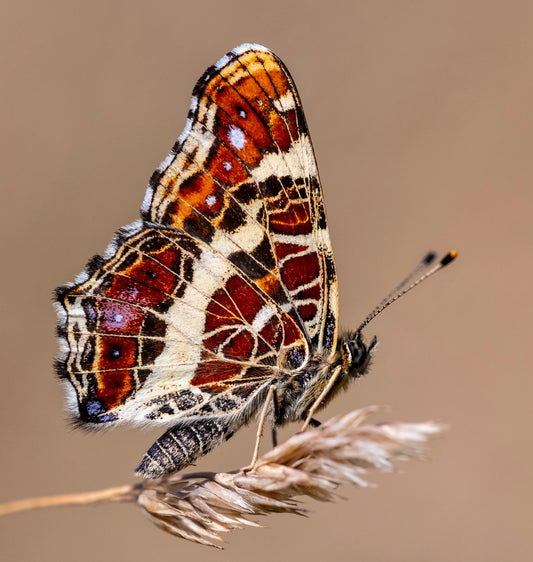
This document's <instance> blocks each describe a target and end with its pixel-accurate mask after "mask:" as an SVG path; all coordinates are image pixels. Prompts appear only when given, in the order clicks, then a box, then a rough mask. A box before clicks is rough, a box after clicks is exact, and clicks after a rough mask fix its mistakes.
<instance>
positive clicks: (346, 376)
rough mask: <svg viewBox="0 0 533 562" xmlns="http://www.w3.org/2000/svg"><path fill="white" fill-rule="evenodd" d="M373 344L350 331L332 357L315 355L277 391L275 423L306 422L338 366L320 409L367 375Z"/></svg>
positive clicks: (341, 339) (374, 343)
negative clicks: (353, 381) (355, 381)
mask: <svg viewBox="0 0 533 562" xmlns="http://www.w3.org/2000/svg"><path fill="white" fill-rule="evenodd" d="M376 344H377V340H376V338H374V339H373V340H372V341H371V342H370V344H367V343H366V342H365V341H364V340H363V338H362V336H361V333H360V332H354V333H353V332H352V333H348V334H346V335H345V336H344V337H343V338H340V339H339V341H338V344H337V350H336V353H335V354H334V355H333V357H332V358H330V359H327V358H325V357H324V356H323V354H321V353H315V354H314V355H313V356H312V357H311V358H310V359H309V361H308V362H307V363H306V365H305V367H304V368H303V369H301V370H300V371H297V372H295V373H294V374H292V375H291V376H289V378H288V379H287V381H286V382H285V383H284V385H283V386H282V387H281V388H279V389H278V404H277V408H276V420H275V422H276V424H277V425H280V424H283V423H286V422H289V421H298V420H301V419H305V418H306V416H307V413H308V411H309V408H310V407H311V406H312V405H313V404H314V402H315V401H316V400H317V399H318V398H319V396H320V394H321V393H322V391H323V390H324V388H325V387H326V385H327V384H328V381H329V380H330V378H331V377H332V376H333V373H334V372H336V371H337V370H338V368H339V367H340V373H339V375H338V377H337V379H336V381H335V383H334V385H333V387H332V388H331V390H330V391H329V392H328V394H327V395H326V397H325V398H324V400H322V403H321V406H320V407H321V408H323V407H324V406H326V404H328V403H329V401H330V400H331V399H332V398H333V397H334V396H335V395H336V394H337V393H338V392H339V390H341V389H345V388H346V387H347V386H348V384H349V383H350V382H351V381H352V380H354V379H356V378H358V377H361V376H362V375H364V374H366V372H367V371H368V368H369V365H370V361H371V359H372V355H373V350H374V348H375V346H376Z"/></svg>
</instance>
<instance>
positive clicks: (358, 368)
mask: <svg viewBox="0 0 533 562" xmlns="http://www.w3.org/2000/svg"><path fill="white" fill-rule="evenodd" d="M377 343H378V340H377V338H376V336H374V337H373V338H372V341H371V342H370V343H369V344H367V343H366V342H365V341H364V340H363V336H362V335H361V332H360V331H357V332H355V333H352V334H349V335H348V336H347V337H346V338H345V339H344V340H343V341H342V344H341V348H340V354H341V360H342V366H343V370H344V372H345V373H346V374H347V375H351V376H353V377H360V376H361V375H363V374H364V373H365V372H366V370H367V368H368V365H369V363H370V360H371V359H372V355H373V353H374V349H375V347H376V345H377Z"/></svg>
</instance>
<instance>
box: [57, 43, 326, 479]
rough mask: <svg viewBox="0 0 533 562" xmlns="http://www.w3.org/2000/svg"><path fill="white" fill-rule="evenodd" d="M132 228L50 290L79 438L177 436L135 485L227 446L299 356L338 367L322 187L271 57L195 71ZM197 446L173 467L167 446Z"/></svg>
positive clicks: (236, 59)
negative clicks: (110, 427) (113, 431)
mask: <svg viewBox="0 0 533 562" xmlns="http://www.w3.org/2000/svg"><path fill="white" fill-rule="evenodd" d="M142 219H143V220H142V221H138V222H137V223H134V224H133V225H130V226H129V227H126V228H124V229H122V230H121V231H120V232H119V233H118V235H117V237H116V238H115V240H114V241H113V242H112V244H111V245H110V247H109V248H108V250H107V251H106V253H105V254H104V256H102V257H96V258H94V259H93V260H92V261H91V262H90V263H89V265H88V266H87V268H86V270H85V271H84V272H83V273H82V274H81V275H80V276H78V278H77V280H76V283H74V284H69V285H67V286H65V287H61V288H59V289H58V291H57V309H58V312H59V317H60V322H59V328H58V331H59V336H60V338H61V342H62V344H61V353H60V356H59V358H58V361H57V368H58V372H59V374H60V376H61V377H62V378H64V379H65V380H66V381H68V383H70V387H71V388H72V389H74V391H75V396H76V397H75V400H74V401H73V402H75V406H74V407H73V410H74V411H75V415H76V417H77V418H78V419H79V422H80V423H89V424H104V425H105V424H109V423H119V422H123V421H124V422H134V423H160V424H167V425H168V424H169V423H176V422H177V423H178V425H177V426H175V427H174V428H173V429H171V430H169V432H167V433H166V434H165V435H164V436H163V437H162V438H160V440H158V441H157V442H156V443H155V444H154V446H153V447H152V448H151V449H150V451H149V453H150V452H151V453H152V456H151V457H150V458H149V459H148V461H149V462H152V460H153V457H154V454H155V457H156V458H155V464H156V465H158V467H157V470H155V471H154V470H151V469H150V470H148V469H146V470H144V471H143V470H141V472H143V473H144V474H148V475H152V476H154V475H158V474H159V475H160V474H161V470H162V471H163V472H169V471H171V470H175V469H176V468H177V467H180V466H182V465H183V464H184V463H185V464H187V462H191V461H192V460H193V459H194V458H196V457H197V456H198V455H199V454H201V453H204V452H206V451H207V450H208V449H209V448H210V447H207V446H206V445H205V440H206V439H207V440H211V441H213V442H215V441H217V439H218V440H220V439H222V438H225V437H227V436H228V435H229V434H230V433H231V432H232V431H234V429H236V428H237V427H238V426H239V425H240V424H242V423H243V422H244V421H246V419H248V418H249V416H250V415H252V414H253V413H254V412H255V410H256V409H257V404H259V403H260V402H261V398H262V397H263V396H264V393H265V391H266V388H267V387H268V385H269V384H271V383H272V382H276V381H278V382H279V381H280V380H282V379H283V378H284V377H286V376H287V374H288V373H290V372H292V371H295V370H298V369H301V368H303V367H304V366H305V364H306V362H307V360H308V359H309V357H310V356H311V354H313V353H320V354H323V355H326V356H327V355H330V354H332V353H334V351H335V346H336V338H337V284H336V276H335V268H334V262H333V256H332V252H331V245H330V242H329V234H328V230H327V225H326V220H325V214H324V205H323V200H322V193H321V187H320V183H319V178H318V172H317V168H316V163H315V159H314V155H313V150H312V146H311V141H310V138H309V133H308V130H307V126H306V124H305V119H304V115H303V112H302V108H301V103H300V99H299V97H298V94H297V91H296V88H295V86H294V83H293V81H292V79H291V77H290V75H289V73H288V71H287V69H286V68H285V66H284V65H283V63H282V62H281V61H280V60H279V59H278V58H277V57H276V56H275V55H274V54H272V53H271V52H270V51H268V50H267V49H265V48H264V47H260V46H257V45H248V44H246V45H241V46H240V47H237V48H236V49H234V50H233V51H231V52H230V53H228V54H227V55H225V56H224V57H223V58H222V59H221V60H220V61H219V62H218V63H216V64H215V65H213V66H212V67H211V68H209V69H208V70H207V71H206V73H205V74H204V75H203V76H202V78H201V79H200V80H199V82H198V84H197V85H196V87H195V89H194V92H193V100H192V104H191V109H190V112H189V116H188V119H187V124H186V127H185V130H184V131H183V133H182V135H181V136H180V138H179V139H178V141H177V143H176V144H175V146H174V147H173V149H172V151H171V153H170V154H169V156H168V157H167V158H166V159H165V161H164V162H163V163H162V164H161V166H160V167H159V169H158V170H157V171H156V172H155V173H154V175H153V177H152V179H151V181H150V184H149V187H148V190H147V193H146V197H145V199H144V202H143V205H142ZM230 419H231V420H233V422H234V423H232V424H230V423H229V421H228V420H230ZM209 420H214V423H211V422H209ZM200 421H201V422H202V424H203V425H202V424H200V423H199V422H200ZM193 422H194V423H196V424H197V425H196V426H195V427H196V428H197V429H198V428H200V426H201V427H202V428H203V429H202V430H201V432H200V433H198V432H194V434H195V435H194V439H193V438H192V437H191V436H190V435H189V433H190V432H189V433H187V434H186V432H187V431H189V429H188V427H191V426H190V423H193ZM180 424H181V425H180ZM187 424H189V425H187ZM206 424H207V426H206ZM204 426H206V427H205V428H204ZM208 426H209V427H208ZM206 428H207V429H206ZM204 429H205V431H204ZM174 430H176V431H174ZM202 432H203V433H202ZM217 432H218V433H217ZM202 435H203V439H202V438H201V436H202ZM176 436H178V438H176ZM194 440H196V441H195V444H194V443H193V444H189V445H188V447H189V449H188V450H186V451H185V452H182V451H180V452H175V453H173V454H172V455H170V457H169V455H168V451H169V450H170V449H169V447H170V445H169V442H172V443H173V442H175V441H178V442H179V443H180V445H179V446H180V448H182V445H183V443H185V442H190V443H192V442H193V441H194ZM154 448H155V449H154ZM153 450H155V453H154V451H153ZM161 451H162V452H161ZM148 456H150V455H148ZM163 457H165V458H167V457H168V458H170V460H169V461H168V462H167V466H166V467H165V468H161V466H162V465H163V464H164V463H163V462H162V460H161V459H162V458H163ZM178 457H179V459H178ZM176 459H178V460H176ZM148 461H147V462H148ZM143 462H144V461H143ZM145 464H146V463H145ZM152 464H153V463H152ZM157 471H159V472H157Z"/></svg>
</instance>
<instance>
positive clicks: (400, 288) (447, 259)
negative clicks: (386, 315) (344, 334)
mask: <svg viewBox="0 0 533 562" xmlns="http://www.w3.org/2000/svg"><path fill="white" fill-rule="evenodd" d="M436 257H437V255H436V254H435V253H434V252H429V253H428V254H426V255H425V256H424V258H423V259H422V261H421V262H420V263H419V264H418V265H417V266H416V267H415V269H414V270H413V271H412V272H411V273H410V274H409V275H408V276H407V277H406V278H405V279H404V280H403V281H402V282H401V283H399V284H398V285H397V286H396V287H395V288H394V289H393V290H392V291H391V292H390V293H389V294H388V295H387V296H386V297H385V298H384V299H383V300H382V301H381V302H380V303H379V304H378V305H377V306H376V308H374V310H373V311H372V312H371V313H370V314H369V315H368V316H367V317H366V318H365V319H364V321H363V323H362V324H361V325H360V326H359V328H357V332H361V330H362V329H363V328H364V327H365V326H367V325H368V323H369V322H371V321H372V320H373V319H374V318H375V317H376V316H377V315H378V314H380V313H381V312H383V311H384V310H385V309H386V308H387V307H388V306H390V305H391V304H392V303H393V302H395V301H397V300H398V299H399V298H400V297H403V295H405V294H406V293H408V292H409V291H410V290H411V289H414V288H415V287H416V286H417V285H420V283H422V281H425V280H426V279H427V278H428V277H431V276H432V275H433V274H434V273H437V271H439V270H440V269H442V268H443V267H444V266H446V265H448V264H449V263H451V262H452V261H453V260H454V259H455V258H456V257H457V252H456V251H455V250H452V251H451V252H448V253H447V254H446V255H445V256H444V257H443V258H442V259H441V260H440V261H439V263H437V264H436V265H434V266H433V267H432V268H431V269H430V270H429V271H426V272H425V273H423V274H422V275H421V273H422V271H424V269H426V268H427V267H429V266H430V265H431V264H432V263H433V262H434V261H435V258H436ZM417 275H419V277H418V279H416V281H413V282H412V283H410V284H409V282H410V281H411V280H412V279H413V278H414V277H416V276H417ZM406 285H407V286H406Z"/></svg>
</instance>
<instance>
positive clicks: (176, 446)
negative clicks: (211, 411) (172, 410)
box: [135, 418, 233, 478]
mask: <svg viewBox="0 0 533 562" xmlns="http://www.w3.org/2000/svg"><path fill="white" fill-rule="evenodd" d="M232 435H233V430H232V428H231V426H230V424H229V423H227V422H225V421H224V420H223V419H222V418H207V419H203V420H202V419H200V420H195V421H193V422H189V423H187V422H182V423H179V424H177V425H175V426H174V427H171V428H170V429H169V430H168V431H167V432H165V433H164V434H163V435H161V437H160V438H159V439H158V440H157V441H156V442H155V443H154V444H153V445H152V446H151V447H150V449H148V451H147V452H146V453H145V455H144V457H143V460H142V461H141V464H140V465H139V466H138V467H137V468H136V470H135V474H136V475H137V476H142V477H144V478H159V477H161V476H165V475H166V474H170V473H172V472H175V471H176V470H181V469H182V468H185V467H186V466H187V465H189V464H191V463H193V462H194V461H195V460H196V459H198V458H199V457H201V456H203V455H205V454H206V453H208V452H209V451H211V450H212V449H214V448H215V447H217V446H218V445H220V443H222V442H223V441H225V440H226V439H229V438H230V437H231V436H232Z"/></svg>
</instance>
